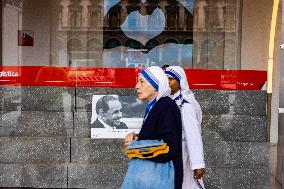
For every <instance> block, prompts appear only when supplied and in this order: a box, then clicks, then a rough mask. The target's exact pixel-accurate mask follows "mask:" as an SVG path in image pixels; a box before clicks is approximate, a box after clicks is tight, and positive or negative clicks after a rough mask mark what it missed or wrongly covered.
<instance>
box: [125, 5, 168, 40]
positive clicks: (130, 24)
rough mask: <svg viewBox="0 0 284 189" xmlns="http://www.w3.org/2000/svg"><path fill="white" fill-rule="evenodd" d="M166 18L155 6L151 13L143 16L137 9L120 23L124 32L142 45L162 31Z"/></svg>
mask: <svg viewBox="0 0 284 189" xmlns="http://www.w3.org/2000/svg"><path fill="white" fill-rule="evenodd" d="M165 23H166V18H165V15H164V13H163V12H162V11H161V9H159V8H156V9H155V10H154V11H153V13H152V14H151V15H146V16H143V15H141V14H140V13H139V11H134V12H131V13H130V14H129V15H128V16H127V17H126V19H125V21H124V23H123V24H122V25H121V29H122V31H123V32H124V34H125V35H126V36H127V37H129V38H131V39H134V40H136V41H139V42H140V43H142V44H143V45H146V43H147V42H148V41H149V40H150V39H152V38H154V37H156V36H157V35H159V34H160V33H162V32H163V30H164V28H165Z"/></svg>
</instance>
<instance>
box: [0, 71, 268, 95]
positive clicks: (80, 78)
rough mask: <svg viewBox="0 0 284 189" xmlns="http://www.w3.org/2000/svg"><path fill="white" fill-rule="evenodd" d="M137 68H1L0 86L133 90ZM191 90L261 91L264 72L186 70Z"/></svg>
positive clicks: (265, 77)
mask: <svg viewBox="0 0 284 189" xmlns="http://www.w3.org/2000/svg"><path fill="white" fill-rule="evenodd" d="M139 72H140V69H138V68H89V67H78V68H76V67H50V66H2V67H0V85H11V86H66V87H100V88H105V87H107V88H134V87H135V84H136V81H137V75H138V73H139ZM185 72H186V75H187V78H188V82H189V85H190V88H192V89H218V90H260V89H261V87H262V86H263V84H264V83H265V82H266V80H267V75H266V74H267V72H266V71H256V70H229V71H227V70H200V69H186V70H185Z"/></svg>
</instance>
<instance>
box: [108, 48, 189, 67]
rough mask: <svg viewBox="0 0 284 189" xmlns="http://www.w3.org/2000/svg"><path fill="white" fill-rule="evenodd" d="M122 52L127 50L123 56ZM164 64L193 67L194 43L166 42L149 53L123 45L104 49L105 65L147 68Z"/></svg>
mask: <svg viewBox="0 0 284 189" xmlns="http://www.w3.org/2000/svg"><path fill="white" fill-rule="evenodd" d="M121 52H125V53H124V57H123V58H121ZM164 64H169V65H180V66H182V67H192V44H175V43H166V44H163V45H159V46H157V47H155V48H153V49H152V50H150V51H149V52H148V53H143V52H141V50H138V49H131V48H128V47H123V46H120V47H116V48H113V49H109V50H105V51H104V66H105V67H113V68H115V67H128V68H145V67H148V66H154V65H157V66H163V65H164Z"/></svg>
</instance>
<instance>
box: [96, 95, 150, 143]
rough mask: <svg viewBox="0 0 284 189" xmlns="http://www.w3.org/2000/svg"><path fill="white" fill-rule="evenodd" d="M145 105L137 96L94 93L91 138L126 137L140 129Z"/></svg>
mask: <svg viewBox="0 0 284 189" xmlns="http://www.w3.org/2000/svg"><path fill="white" fill-rule="evenodd" d="M145 106H146V105H145V104H144V103H143V102H142V101H140V100H138V99H137V98H136V97H135V96H118V95H93V97H92V115H91V138H124V137H125V134H127V133H129V132H133V131H139V130H140V128H141V125H142V121H143V115H144V110H145Z"/></svg>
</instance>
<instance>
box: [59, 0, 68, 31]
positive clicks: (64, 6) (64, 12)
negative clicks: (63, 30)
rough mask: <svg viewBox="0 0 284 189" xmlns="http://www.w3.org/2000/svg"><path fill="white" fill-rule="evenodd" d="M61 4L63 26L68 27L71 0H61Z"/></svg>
mask: <svg viewBox="0 0 284 189" xmlns="http://www.w3.org/2000/svg"><path fill="white" fill-rule="evenodd" d="M60 5H61V6H62V10H61V27H68V26H69V19H68V17H69V7H68V6H69V5H70V1H69V0H61V2H60Z"/></svg>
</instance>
